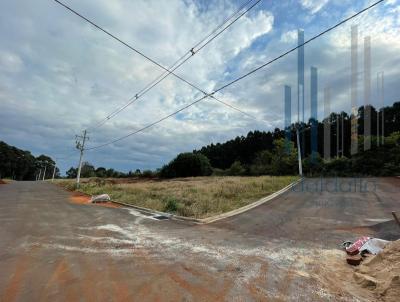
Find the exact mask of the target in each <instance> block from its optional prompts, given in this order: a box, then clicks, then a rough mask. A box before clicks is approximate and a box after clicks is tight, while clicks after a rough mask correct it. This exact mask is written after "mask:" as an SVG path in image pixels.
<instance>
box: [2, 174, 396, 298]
mask: <svg viewBox="0 0 400 302" xmlns="http://www.w3.org/2000/svg"><path fill="white" fill-rule="evenodd" d="M357 181H359V183H360V185H359V187H360V188H361V189H363V184H364V187H365V183H366V182H368V183H367V190H364V191H363V190H361V191H360V190H357V189H356V190H355V192H354V186H353V190H350V191H349V187H351V182H354V183H356V186H357ZM335 183H336V185H335ZM323 186H326V188H325V189H321V188H322V187H323ZM335 186H336V187H337V189H336V190H335ZM368 186H369V187H368ZM339 187H340V188H339ZM399 188H400V179H396V178H382V179H369V180H364V183H363V182H362V181H360V180H352V179H339V180H337V181H336V180H334V179H332V180H327V182H325V181H324V182H323V183H322V182H321V181H320V180H318V179H310V180H307V181H306V182H305V183H304V184H302V185H299V186H297V187H296V188H295V189H294V190H292V191H290V192H287V193H285V194H284V195H282V196H280V197H278V198H276V199H274V200H272V201H270V202H269V203H267V204H264V205H262V206H260V207H257V208H254V209H252V210H250V211H248V212H246V213H243V214H240V215H238V216H234V217H231V218H228V219H225V220H221V221H219V222H216V223H213V224H210V225H194V224H190V223H186V222H185V223H184V222H177V221H172V220H155V219H153V218H151V217H148V216H145V215H143V214H140V213H138V212H137V211H133V210H131V209H125V208H106V207H101V206H95V205H79V204H74V203H71V202H70V194H69V193H67V192H65V191H63V190H61V189H60V188H58V187H56V186H54V185H52V184H49V183H44V182H13V183H11V184H7V185H1V186H0V225H1V228H0V268H1V269H0V301H264V300H266V301H287V300H289V301H290V300H293V301H326V300H329V299H333V300H343V301H350V300H352V299H353V297H352V296H353V295H355V294H357V295H359V298H360V299H361V300H362V298H363V297H364V298H365V299H368V298H369V296H368V293H367V292H365V293H364V292H361V293H358V292H356V291H354V290H353V289H351V288H344V287H342V286H340V282H339V281H340V280H339V281H338V280H336V281H337V282H332V279H330V278H332V277H335V278H337V279H341V278H342V279H344V278H347V275H346V274H351V268H348V267H346V266H345V265H343V267H342V268H340V270H339V271H337V270H336V271H332V270H334V269H337V268H331V266H335V265H342V262H343V261H344V260H343V259H344V258H343V254H342V252H341V251H340V250H339V249H338V248H337V247H338V244H339V243H340V242H341V241H343V240H344V239H353V238H354V237H357V236H359V235H361V234H368V235H376V234H377V233H379V232H380V233H379V235H383V234H390V236H396V234H395V233H393V232H395V231H393V230H392V228H391V225H390V223H389V225H388V223H387V222H385V220H387V219H390V218H391V216H390V211H391V210H399V208H400V198H399V197H400V193H399ZM371 225H375V226H373V227H369V226H371ZM380 226H384V227H380ZM383 229H384V230H385V232H383V231H382V230H383ZM382 232H383V233H382ZM348 278H351V276H349V277H348ZM342 281H343V282H346V280H342ZM332 283H333V284H332Z"/></svg>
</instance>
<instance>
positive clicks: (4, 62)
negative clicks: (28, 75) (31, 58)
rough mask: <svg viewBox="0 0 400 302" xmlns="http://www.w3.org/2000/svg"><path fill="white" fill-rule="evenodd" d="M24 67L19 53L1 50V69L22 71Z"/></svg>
mask: <svg viewBox="0 0 400 302" xmlns="http://www.w3.org/2000/svg"><path fill="white" fill-rule="evenodd" d="M22 67H23V62H22V60H21V58H20V57H19V56H18V55H17V54H14V53H11V52H8V51H1V50H0V70H2V71H6V72H11V73H16V72H19V71H21V69H22Z"/></svg>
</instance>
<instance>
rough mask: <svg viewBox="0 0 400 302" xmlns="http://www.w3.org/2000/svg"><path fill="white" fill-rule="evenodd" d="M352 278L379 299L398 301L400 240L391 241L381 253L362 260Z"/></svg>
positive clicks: (399, 287) (399, 294)
mask: <svg viewBox="0 0 400 302" xmlns="http://www.w3.org/2000/svg"><path fill="white" fill-rule="evenodd" d="M354 279H355V280H356V282H357V283H358V284H359V285H360V286H361V287H363V288H366V289H368V290H370V291H371V292H373V293H374V295H375V296H376V297H377V299H378V300H379V301H388V302H389V301H390V302H392V301H393V302H395V301H396V302H397V301H399V297H400V240H396V241H393V242H391V243H390V244H388V245H387V246H386V247H385V248H384V249H383V251H382V252H381V253H379V254H378V255H376V256H369V257H368V258H367V259H366V260H365V261H363V262H362V263H361V265H360V266H359V267H357V268H356V270H355V272H354Z"/></svg>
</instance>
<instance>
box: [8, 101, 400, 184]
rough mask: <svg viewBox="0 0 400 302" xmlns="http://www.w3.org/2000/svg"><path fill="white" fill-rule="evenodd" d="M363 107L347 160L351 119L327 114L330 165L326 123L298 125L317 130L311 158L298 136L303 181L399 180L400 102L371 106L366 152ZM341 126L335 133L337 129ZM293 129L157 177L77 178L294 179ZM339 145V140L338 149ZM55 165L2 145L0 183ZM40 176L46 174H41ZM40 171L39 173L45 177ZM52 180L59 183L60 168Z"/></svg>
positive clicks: (185, 159)
mask: <svg viewBox="0 0 400 302" xmlns="http://www.w3.org/2000/svg"><path fill="white" fill-rule="evenodd" d="M364 109H365V108H364V106H361V107H360V108H359V110H358V134H359V136H358V140H359V143H358V147H359V152H358V153H357V154H355V155H353V156H351V155H350V146H351V116H350V115H348V114H347V113H346V112H341V113H331V114H330V116H329V117H327V119H328V120H329V122H330V125H331V126H330V127H331V131H330V135H331V152H330V160H325V159H323V148H324V121H322V122H319V121H313V120H309V121H308V123H303V124H301V125H300V128H301V129H310V127H311V125H312V124H314V125H315V124H316V125H317V129H318V135H317V140H318V144H317V146H318V149H317V152H316V153H315V154H311V133H310V132H311V131H308V130H306V131H303V132H302V133H301V141H302V146H301V147H302V148H301V149H302V158H303V172H304V173H305V174H306V175H338V176H354V175H369V176H379V175H399V174H400V102H396V103H394V104H393V105H392V106H387V107H385V108H383V109H381V110H379V111H377V110H376V109H375V108H374V107H372V106H370V112H371V149H370V150H367V151H364V150H363V146H364V143H363V142H364V111H365V110H364ZM383 112H384V115H383V116H384V127H385V140H384V145H381V146H379V147H378V143H377V120H378V116H379V120H380V121H381V119H382V113H383ZM337 123H339V133H337V126H338V124H337ZM342 125H343V134H344V135H343V138H344V139H343V142H344V148H340V149H343V150H342V151H341V152H340V153H339V154H337V151H336V150H337V145H336V142H337V139H336V138H337V135H338V134H340V135H341V133H342ZM295 127H296V125H294V124H292V125H291V127H290V128H289V129H290V130H289V131H290V134H291V135H290V137H291V140H290V141H287V140H286V139H285V137H286V131H285V130H283V129H279V128H276V129H274V131H258V130H255V131H250V132H249V133H248V134H247V135H246V136H237V137H236V138H234V139H231V140H228V141H226V142H224V143H216V144H213V143H212V144H210V145H207V146H204V147H202V148H200V149H199V150H193V151H192V152H186V153H181V154H178V155H177V157H176V158H174V159H173V160H172V161H171V162H169V163H168V164H166V165H164V166H163V167H162V168H161V169H157V170H156V171H151V170H145V171H140V170H139V169H136V170H134V171H129V172H127V173H125V172H120V171H117V170H114V169H111V168H110V169H106V168H104V167H98V168H96V167H94V166H93V165H92V164H90V163H89V162H84V163H83V165H82V171H81V177H83V178H87V177H101V178H106V177H109V178H122V177H143V178H154V177H161V178H174V177H190V176H208V175H295V174H297V173H298V161H297V150H298V148H297V142H296V140H295V138H296V128H295ZM341 142H342V140H341V138H340V140H339V144H341ZM54 165H55V162H54V161H53V160H52V159H51V158H50V157H48V156H46V155H40V156H38V157H34V156H33V155H32V154H31V153H30V152H29V151H23V150H20V149H18V148H16V147H13V146H9V145H7V144H6V143H4V142H0V178H12V179H17V180H33V179H35V177H36V176H37V173H38V171H39V170H40V169H43V168H44V166H46V168H47V169H46V178H50V177H51V176H52V175H51V174H52V172H53V168H52V167H54ZM43 170H44V169H43ZM43 170H42V171H43ZM77 171H78V169H77V168H74V167H71V168H70V169H69V170H68V171H67V172H66V177H67V178H75V177H76V175H77ZM56 177H59V171H58V168H57V170H56Z"/></svg>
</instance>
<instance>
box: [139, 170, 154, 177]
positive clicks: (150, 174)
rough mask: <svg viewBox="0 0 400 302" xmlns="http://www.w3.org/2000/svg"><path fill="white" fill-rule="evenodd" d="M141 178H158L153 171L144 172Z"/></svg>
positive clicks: (140, 175)
mask: <svg viewBox="0 0 400 302" xmlns="http://www.w3.org/2000/svg"><path fill="white" fill-rule="evenodd" d="M139 177H143V178H153V177H156V175H155V173H154V172H153V171H151V170H144V171H143V172H142V174H139Z"/></svg>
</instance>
